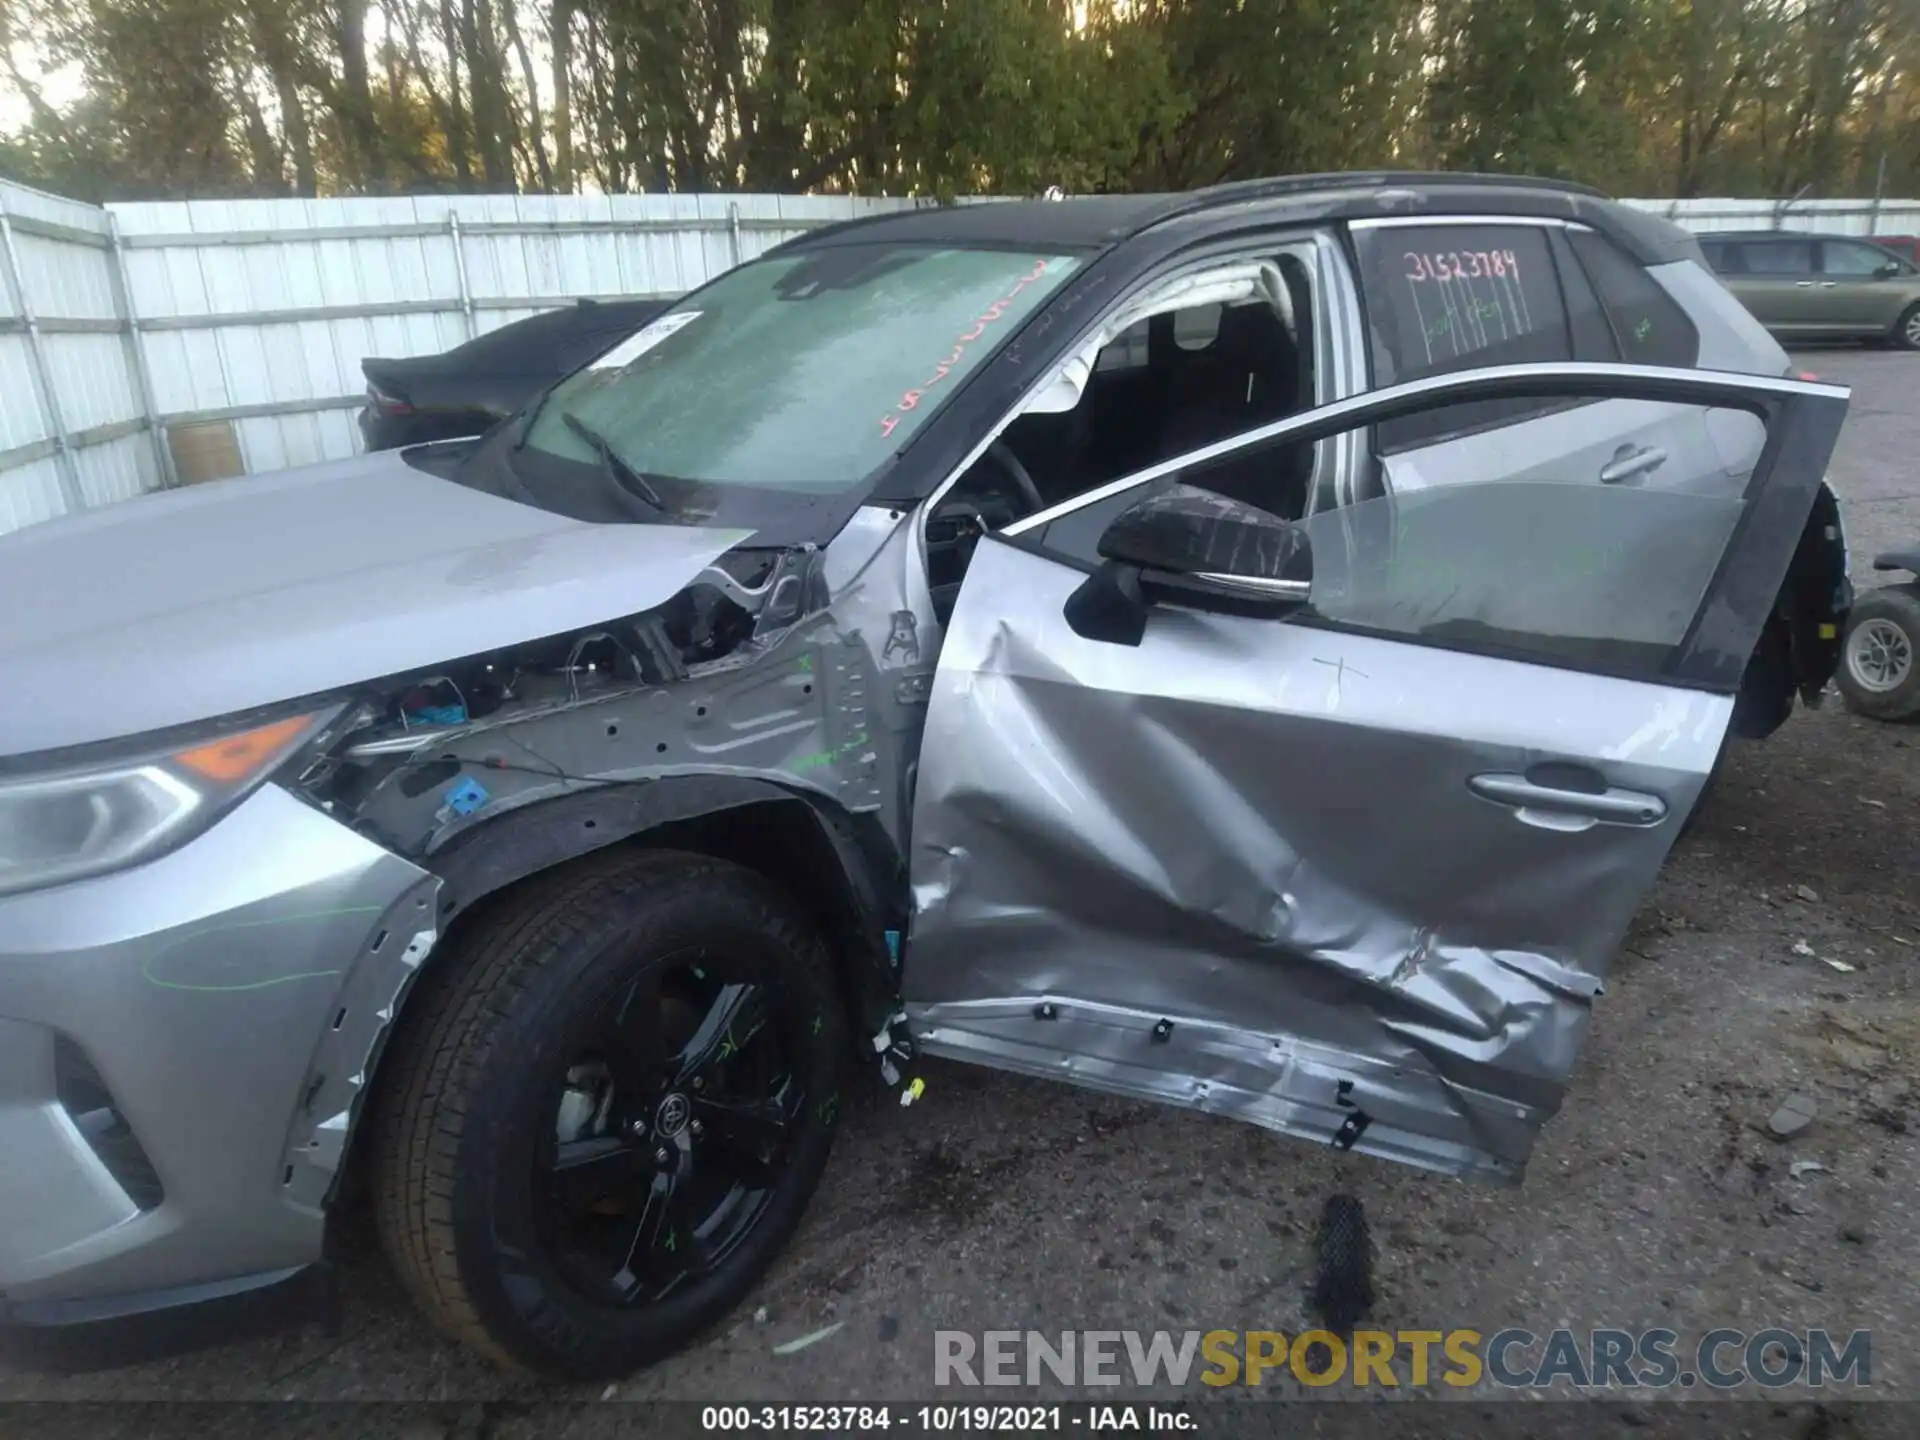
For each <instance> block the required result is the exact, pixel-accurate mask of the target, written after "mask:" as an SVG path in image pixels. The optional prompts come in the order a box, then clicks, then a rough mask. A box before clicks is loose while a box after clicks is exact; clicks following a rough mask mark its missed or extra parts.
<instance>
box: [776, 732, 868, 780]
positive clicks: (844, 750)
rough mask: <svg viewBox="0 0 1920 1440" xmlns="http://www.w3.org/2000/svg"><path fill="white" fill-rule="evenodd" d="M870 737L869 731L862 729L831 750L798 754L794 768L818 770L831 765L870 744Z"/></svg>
mask: <svg viewBox="0 0 1920 1440" xmlns="http://www.w3.org/2000/svg"><path fill="white" fill-rule="evenodd" d="M870 739H871V737H870V736H869V735H868V734H867V732H866V731H864V730H862V731H860V732H859V733H857V734H856V735H855V736H854V737H853V738H852V739H851V740H848V741H847V742H846V743H845V744H842V745H836V746H834V747H833V749H831V750H815V751H813V752H812V753H811V754H807V755H801V756H797V757H796V758H795V759H794V761H793V768H794V769H795V770H817V769H819V768H820V767H821V766H822V765H831V764H833V762H834V761H836V760H841V759H844V758H846V757H847V756H849V755H851V754H853V753H854V752H855V751H856V750H859V749H862V748H863V747H865V746H866V745H867V744H868V742H869V740H870Z"/></svg>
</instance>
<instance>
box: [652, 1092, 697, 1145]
mask: <svg viewBox="0 0 1920 1440" xmlns="http://www.w3.org/2000/svg"><path fill="white" fill-rule="evenodd" d="M692 1113H693V1107H692V1106H690V1105H689V1104H688V1103H687V1097H686V1096H684V1095H679V1094H674V1095H669V1096H667V1098H666V1099H664V1100H662V1101H661V1102H660V1112H659V1114H657V1115H655V1116H654V1120H653V1128H654V1129H655V1131H657V1132H658V1133H659V1135H660V1137H661V1138H662V1139H664V1140H671V1139H673V1137H674V1136H676V1135H678V1134H679V1133H680V1132H681V1131H682V1130H684V1129H686V1128H687V1120H688V1118H689V1117H690V1116H691V1114H692Z"/></svg>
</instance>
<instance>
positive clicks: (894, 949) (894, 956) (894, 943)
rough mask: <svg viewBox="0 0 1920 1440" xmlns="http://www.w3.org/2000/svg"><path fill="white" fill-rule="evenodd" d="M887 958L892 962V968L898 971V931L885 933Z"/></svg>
mask: <svg viewBox="0 0 1920 1440" xmlns="http://www.w3.org/2000/svg"><path fill="white" fill-rule="evenodd" d="M887 956H888V958H889V959H891V960H892V961H893V968H894V969H896V970H898V969H899V968H900V932H899V931H898V930H889V931H887Z"/></svg>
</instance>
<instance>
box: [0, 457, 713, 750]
mask: <svg viewBox="0 0 1920 1440" xmlns="http://www.w3.org/2000/svg"><path fill="white" fill-rule="evenodd" d="M750 533H751V532H749V531H743V530H710V529H700V528H696V527H689V526H676V525H590V524H586V523H584V522H581V521H577V520H570V519H567V518H566V517H564V516H561V515H554V514H550V513H548V512H546V511H544V510H539V509H536V508H535V507H533V506H531V505H521V504H517V503H515V502H513V501H511V500H503V499H500V498H498V497H496V496H492V495H487V494H483V493H481V492H480V491H477V490H471V489H468V488H467V487H465V486H462V485H456V484H454V483H452V482H451V481H448V480H442V479H439V478H437V477H436V476H432V475H428V474H425V473H424V472H422V471H419V470H415V469H414V468H413V467H412V466H410V465H408V464H407V463H406V462H405V461H403V460H401V459H400V458H399V455H398V454H397V453H394V452H383V453H380V454H375V455H363V456H356V457H355V458H353V459H351V460H341V461H335V462H332V463H329V464H324V465H314V466H309V467H306V468H303V469H299V470H289V471H285V472H283V473H281V474H277V475H258V476H248V477H245V478H242V479H237V480H224V481H215V482H212V483H209V484H205V485H194V486H189V487H187V488H185V489H181V490H168V491H161V492H157V493H155V494H152V495H144V496H141V497H140V498H138V499H135V500H129V501H127V502H126V503H125V504H121V505H110V506H105V507H103V508H101V509H97V510H89V511H86V512H84V513H81V514H77V515H71V516H66V517H63V518H61V519H58V520H52V521H49V522H47V523H46V524H44V525H33V526H29V527H27V528H26V529H24V530H18V531H15V532H13V533H12V534H9V535H5V536H0V615H5V616H6V617H7V623H6V625H5V626H4V627H0V674H4V675H5V676H6V677H7V684H6V685H5V686H4V687H0V756H6V755H22V754H30V753H32V752H34V751H39V750H51V749H55V748H64V747H66V746H73V745H86V744H90V743H93V742H95V741H100V740H110V739H117V738H119V737H122V736H129V735H137V734H140V733H142V732H145V731H149V730H161V729H166V728H168V727H170V726H174V725H182V724H190V723H193V722H197V721H202V720H209V719H213V718H216V717H218V716H222V715H227V714H231V713H234V712H236V711H241V710H247V709H251V708H253V707H256V706H262V705H271V704H275V703H278V702H280V701H283V700H288V699H292V698H294V697H297V696H301V695H310V694H314V693H317V692H320V691H325V690H329V689H332V688H335V687H338V686H344V685H352V684H356V683H359V682H361V681H365V680H371V679H376V678H378V677H381V676H385V675H394V674H398V673H400V672H402V671H405V670H411V669H417V668H419V667H421V666H426V665H433V664H439V663H442V662H445V661H447V660H450V659H454V658H457V657H460V656H464V655H477V654H481V653H483V652H485V651H489V650H495V649H500V648H503V647H505V646H509V645H517V644H521V643H523V642H526V641H529V640H536V639H540V638H543V637H545V636H549V635H558V634H562V633H565V632H567V631H569V630H575V629H579V628H581V627H583V626H587V625H592V624H595V623H597V622H602V621H606V620H609V619H611V618H614V617H617V616H621V615H631V614H635V613H637V612H639V611H642V610H646V609H650V608H651V607H653V606H655V605H658V604H661V603H662V602H663V601H666V600H668V599H670V598H672V597H673V596H674V595H675V594H677V593H678V592H679V591H680V590H681V589H682V588H683V587H684V586H685V585H686V584H687V583H688V582H689V581H690V580H692V579H693V577H694V576H695V575H696V574H698V573H699V572H700V570H701V569H702V568H703V567H704V566H706V565H707V564H708V563H709V562H711V561H712V560H714V559H715V558H717V557H718V556H720V555H722V554H724V553H725V552H726V551H727V550H728V549H730V548H731V547H733V546H735V545H737V544H739V543H741V542H742V541H744V540H745V539H746V538H747V537H748V535H749V534H750Z"/></svg>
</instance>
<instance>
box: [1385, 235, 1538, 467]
mask: <svg viewBox="0 0 1920 1440" xmlns="http://www.w3.org/2000/svg"><path fill="white" fill-rule="evenodd" d="M1355 244H1356V248H1357V250H1358V252H1359V259H1360V275H1361V284H1362V286H1363V287H1364V290H1365V293H1366V302H1367V320H1368V328H1369V330H1370V331H1371V337H1370V339H1371V345H1372V350H1373V367H1374V383H1375V384H1376V385H1381V386H1385V385H1395V384H1399V383H1402V382H1404V381H1408V380H1420V379H1425V378H1426V377H1427V376H1430V375H1445V374H1447V373H1449V372H1452V371H1456V370H1475V369H1480V368H1482V367H1485V366H1491V365H1524V364H1537V363H1542V362H1550V361H1567V360H1571V359H1573V358H1574V356H1573V339H1572V335H1571V332H1570V329H1569V325H1568V318H1567V309H1566V303H1565V300H1564V299H1563V298H1562V295H1561V290H1560V278H1559V274H1558V271H1557V270H1556V269H1555V266H1554V259H1553V253H1552V251H1551V249H1550V248H1549V245H1548V240H1547V232H1546V231H1545V230H1544V229H1542V228H1541V227H1539V226H1534V225H1433V226H1407V227H1400V226H1388V227H1383V228H1380V229H1372V230H1364V231H1360V232H1358V233H1357V235H1356V237H1355ZM1554 408H1557V402H1553V401H1546V402H1542V401H1535V400H1490V401H1476V402H1474V403H1471V404H1465V405H1453V406H1448V407H1446V408H1445V409H1442V410H1435V411H1429V412H1425V413H1422V414H1418V415H1411V416H1407V417H1405V418H1404V419H1400V420H1393V421H1388V422H1386V423H1385V424H1382V425H1380V426H1379V427H1378V429H1377V431H1376V442H1377V444H1378V446H1379V449H1380V452H1381V453H1382V454H1389V455H1390V454H1393V453H1394V452H1396V451H1400V450H1407V449H1412V448H1414V447H1415V446H1419V445H1425V444H1431V443H1433V442H1435V441H1438V440H1441V439H1444V438H1447V437H1449V436H1454V435H1461V434H1466V433H1469V432H1471V431H1474V430H1480V429H1486V428H1488V427H1491V426H1494V425H1504V424H1512V423H1514V422H1516V421H1518V420H1522V419H1525V418H1527V417H1528V416H1530V415H1535V414H1540V413H1544V412H1545V411H1547V410H1551V409H1554Z"/></svg>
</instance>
